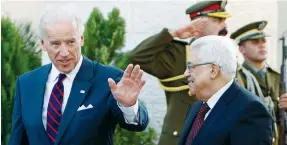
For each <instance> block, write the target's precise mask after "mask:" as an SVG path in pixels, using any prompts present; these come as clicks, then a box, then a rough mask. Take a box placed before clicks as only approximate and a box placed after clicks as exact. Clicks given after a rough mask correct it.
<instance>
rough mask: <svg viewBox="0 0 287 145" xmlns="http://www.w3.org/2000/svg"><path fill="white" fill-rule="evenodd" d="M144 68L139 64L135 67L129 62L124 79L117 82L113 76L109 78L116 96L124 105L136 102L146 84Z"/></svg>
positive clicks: (128, 105) (127, 105)
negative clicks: (143, 78)
mask: <svg viewBox="0 0 287 145" xmlns="http://www.w3.org/2000/svg"><path fill="white" fill-rule="evenodd" d="M142 76H143V70H141V69H140V66H139V65H136V66H135V67H134V68H133V65H132V64H129V65H128V66H127V68H126V70H125V72H124V75H123V77H122V79H121V80H120V81H119V82H118V83H117V84H116V83H115V81H114V80H113V79H111V78H109V79H108V82H109V86H110V88H111V92H112V94H113V96H114V98H115V99H116V100H117V101H118V102H119V103H120V104H121V105H123V106H125V107H130V106H132V105H134V104H135V103H136V101H137V100H138V96H139V93H140V90H141V89H142V87H143V86H144V84H145V81H144V80H142V79H141V78H142Z"/></svg>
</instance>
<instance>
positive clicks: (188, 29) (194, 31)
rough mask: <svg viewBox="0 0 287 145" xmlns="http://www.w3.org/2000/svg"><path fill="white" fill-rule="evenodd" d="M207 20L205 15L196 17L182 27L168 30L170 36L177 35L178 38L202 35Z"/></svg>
mask: <svg viewBox="0 0 287 145" xmlns="http://www.w3.org/2000/svg"><path fill="white" fill-rule="evenodd" d="M208 21H209V19H208V18H207V17H201V18H197V19H195V20H193V21H191V22H190V23H189V24H188V25H186V26H184V27H181V28H179V29H176V30H174V31H170V34H171V35H172V37H178V38H180V39H187V38H190V37H202V36H204V33H203V30H204V29H205V28H206V26H207V23H208Z"/></svg>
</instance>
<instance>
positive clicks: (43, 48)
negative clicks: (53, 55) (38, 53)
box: [41, 40, 47, 51]
mask: <svg viewBox="0 0 287 145" xmlns="http://www.w3.org/2000/svg"><path fill="white" fill-rule="evenodd" d="M45 45H46V44H44V40H41V46H42V50H43V51H47V49H46V47H45Z"/></svg>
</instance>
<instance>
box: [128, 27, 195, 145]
mask: <svg viewBox="0 0 287 145" xmlns="http://www.w3.org/2000/svg"><path fill="white" fill-rule="evenodd" d="M186 45H187V43H186V42H181V41H176V40H173V38H172V36H171V35H170V33H169V32H168V30H167V29H163V30H162V31H161V32H160V33H158V34H156V35H154V36H151V37H149V38H147V39H146V40H144V41H143V42H142V43H141V44H139V45H138V46H137V47H136V48H135V50H134V51H132V52H131V53H130V61H131V62H132V63H134V64H139V65H140V66H141V69H143V70H144V71H145V72H147V73H149V74H151V75H153V76H155V77H157V78H159V79H165V78H170V77H174V76H178V75H182V74H183V72H184V71H185V69H186V65H185V63H186V51H185V48H186ZM163 85H164V86H168V87H177V86H183V85H187V81H186V80H185V79H184V78H183V79H180V80H177V81H173V82H168V83H163ZM165 94H166V102H167V112H166V115H165V118H164V124H163V127H162V134H161V138H160V141H159V144H160V145H175V144H178V140H179V137H180V134H181V132H182V129H183V126H184V122H185V117H186V114H187V111H188V110H189V108H190V106H191V104H192V103H193V102H195V101H196V98H195V97H191V96H189V95H188V89H186V90H183V91H178V92H167V91H165Z"/></svg>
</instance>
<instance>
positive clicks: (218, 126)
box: [179, 36, 274, 145]
mask: <svg viewBox="0 0 287 145" xmlns="http://www.w3.org/2000/svg"><path fill="white" fill-rule="evenodd" d="M236 47H237V46H236V44H235V43H234V42H233V41H232V40H231V39H229V38H225V37H221V36H205V37H202V38H199V39H197V40H195V41H194V42H193V43H192V44H191V46H190V49H189V50H190V52H189V53H190V56H193V57H189V58H188V61H187V69H186V71H185V74H184V75H185V77H186V78H187V79H188V82H189V91H190V93H191V94H192V95H195V96H196V98H197V99H198V100H199V101H198V102H196V103H195V104H194V105H193V106H192V107H191V108H190V110H189V112H188V114H187V117H186V122H185V128H184V130H183V133H182V136H181V139H180V142H179V145H271V144H272V138H273V131H274V129H273V126H272V124H273V123H274V122H273V120H272V118H271V116H270V114H269V113H268V111H267V109H266V107H265V106H264V104H263V103H262V102H261V100H259V98H258V97H257V96H255V95H253V94H252V93H250V92H248V91H247V90H246V89H244V88H242V87H240V86H239V85H238V84H237V83H236V82H235V81H234V78H235V74H236V66H237V65H236V64H237V59H236V52H235V50H236V49H237V48H236Z"/></svg>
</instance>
